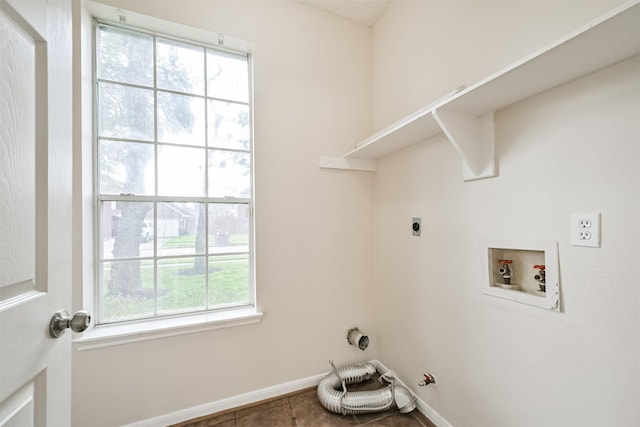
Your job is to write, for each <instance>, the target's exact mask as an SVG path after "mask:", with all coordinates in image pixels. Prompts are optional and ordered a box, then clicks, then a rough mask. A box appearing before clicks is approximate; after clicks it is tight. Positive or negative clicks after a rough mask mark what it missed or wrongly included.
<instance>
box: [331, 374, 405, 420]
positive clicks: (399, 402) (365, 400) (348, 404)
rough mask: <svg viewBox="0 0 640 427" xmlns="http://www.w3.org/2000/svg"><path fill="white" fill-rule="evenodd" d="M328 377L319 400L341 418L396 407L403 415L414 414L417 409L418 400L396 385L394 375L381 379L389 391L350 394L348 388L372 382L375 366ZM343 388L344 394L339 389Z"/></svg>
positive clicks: (384, 376) (384, 389) (352, 392)
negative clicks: (341, 415)
mask: <svg viewBox="0 0 640 427" xmlns="http://www.w3.org/2000/svg"><path fill="white" fill-rule="evenodd" d="M329 363H331V366H332V367H333V372H331V373H330V374H328V375H327V376H326V377H324V378H323V379H322V381H320V384H319V385H318V399H319V400H320V404H321V405H322V406H324V407H325V408H326V409H327V410H329V411H331V412H335V413H337V414H343V415H349V414H364V413H368V412H380V411H386V410H387V409H390V408H391V407H392V406H393V403H394V401H395V404H396V406H397V407H398V409H399V410H400V412H402V413H407V412H411V411H413V410H414V409H415V408H416V398H415V396H414V395H413V393H411V391H409V390H408V389H407V388H406V387H404V386H402V385H400V384H396V380H395V378H394V377H393V376H392V375H390V374H384V375H381V376H380V379H379V381H380V383H382V381H383V380H384V381H386V382H387V383H389V385H388V386H387V387H384V388H381V389H378V390H370V391H347V387H346V384H356V383H359V382H362V381H365V380H368V379H370V378H371V377H372V376H373V374H375V373H376V368H375V366H373V364H371V363H361V364H358V365H349V366H344V367H342V368H339V369H336V367H335V366H333V363H332V362H329ZM341 386H342V390H341V391H340V390H339V388H340V387H341Z"/></svg>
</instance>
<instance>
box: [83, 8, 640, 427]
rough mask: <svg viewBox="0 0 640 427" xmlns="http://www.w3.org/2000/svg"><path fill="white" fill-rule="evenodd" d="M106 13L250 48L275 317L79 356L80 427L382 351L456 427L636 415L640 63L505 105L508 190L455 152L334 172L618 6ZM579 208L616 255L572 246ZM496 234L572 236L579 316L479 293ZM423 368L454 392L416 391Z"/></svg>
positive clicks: (625, 420) (502, 160) (564, 257)
mask: <svg viewBox="0 0 640 427" xmlns="http://www.w3.org/2000/svg"><path fill="white" fill-rule="evenodd" d="M104 2H105V3H108V4H111V5H115V6H117V7H121V8H123V9H127V8H129V9H132V10H134V11H137V12H141V13H145V14H149V15H155V16H157V17H160V18H163V19H167V20H173V21H177V22H179V23H183V24H187V25H191V26H195V27H199V28H203V29H208V30H211V31H216V32H222V33H226V34H229V35H232V36H235V37H239V38H243V39H246V40H248V41H251V42H253V44H254V61H255V64H254V68H255V97H256V101H255V110H256V123H255V131H256V190H257V196H256V203H257V212H258V214H257V253H258V258H257V279H258V304H259V307H260V308H261V309H262V310H264V312H265V316H264V319H263V321H262V323H260V324H258V325H253V326H245V327H238V328H231V329H225V330H219V331H212V332H208V333H199V334H194V335H184V336H179V337H172V338H162V339H157V340H152V341H146V342H142V343H136V344H126V345H121V346H114V347H109V348H104V349H95V350H86V351H82V352H78V351H75V352H74V357H73V372H74V377H73V418H74V424H75V425H77V426H87V425H91V426H100V425H119V424H123V423H127V422H133V421H138V420H143V419H149V418H152V417H156V416H160V415H163V414H167V413H171V412H174V411H178V410H182V409H185V408H190V407H193V406H195V405H199V404H206V403H210V402H214V401H217V400H220V399H224V398H228V397H231V396H236V395H239V394H242V393H247V392H249V391H252V390H256V389H260V388H264V387H268V386H272V385H277V384H282V383H285V382H288V381H293V380H297V379H300V378H305V377H308V376H311V375H314V374H317V373H320V372H324V371H327V370H328V365H327V360H329V359H333V360H335V361H336V362H338V363H346V362H350V361H357V360H364V359H373V358H378V359H379V360H381V361H382V362H383V363H384V364H385V365H386V366H388V367H390V368H391V369H393V370H394V371H396V373H397V374H398V375H399V376H400V378H401V379H403V380H404V381H405V382H406V383H407V384H410V385H413V386H414V391H416V393H417V394H418V396H419V397H420V398H421V399H423V400H424V401H425V402H427V404H428V405H430V406H431V407H432V408H433V409H434V410H435V411H436V412H437V413H439V414H440V415H441V416H442V417H443V418H444V419H445V420H446V421H447V422H449V423H450V424H451V425H454V426H456V427H460V426H513V425H518V426H527V425H532V426H533V425H550V426H555V425H557V426H567V425H584V426H589V425H593V426H596V425H615V426H627V425H633V424H638V423H639V422H640V409H639V408H638V405H637V401H636V400H634V399H635V398H636V397H637V396H638V395H640V385H639V384H638V381H637V379H638V378H639V377H640V365H639V364H640V362H639V360H640V354H639V351H640V350H639V349H640V336H639V334H638V324H640V314H639V313H640V306H639V305H640V303H639V302H640V288H638V286H637V280H638V279H637V278H638V277H639V276H640V267H638V265H639V264H638V262H637V259H639V258H640V251H639V250H638V246H637V245H634V244H633V242H632V241H631V236H638V235H640V225H639V223H638V221H637V219H638V218H639V217H640V199H639V196H638V187H639V184H640V167H639V166H640V152H639V148H638V144H637V141H638V140H639V139H640V129H639V127H638V126H639V125H638V120H637V119H638V108H639V106H638V97H639V96H640V82H639V81H638V77H637V76H638V75H639V74H640V70H639V68H640V65H639V63H638V60H637V59H636V60H635V61H631V62H627V63H624V64H620V65H618V66H615V67H612V68H610V69H607V70H604V71H603V72H601V73H597V74H595V75H592V76H589V77H586V78H584V79H581V80H579V81H576V82H572V83H570V84H568V85H565V86H563V87H560V88H557V89H555V90H553V91H550V92H548V93H545V94H542V95H540V96H537V97H534V98H531V99H529V100H526V101H524V102H521V103H519V104H517V105H514V106H512V107H509V108H506V109H504V110H502V111H500V112H498V113H497V114H496V138H497V151H498V158H499V168H500V175H499V177H497V178H493V179H488V180H482V181H477V182H469V183H465V182H463V181H462V178H461V175H462V174H461V161H460V159H459V158H458V157H457V155H456V154H455V151H454V149H453V148H452V147H451V145H450V144H449V143H448V142H447V141H446V140H445V139H444V138H443V137H436V138H433V139H431V140H429V141H426V142H423V143H420V144H417V145H415V146H413V147H410V148H408V149H406V150H403V151H401V152H398V153H395V154H393V155H391V156H389V157H387V158H385V159H382V160H380V161H379V162H378V172H376V174H375V175H371V174H366V173H358V172H336V171H327V170H320V169H318V167H317V162H318V158H319V156H320V155H335V154H339V153H343V152H345V151H347V150H348V149H349V148H350V146H351V144H352V143H353V142H354V141H358V140H360V139H362V138H363V137H366V136H368V135H369V134H370V131H371V130H372V129H380V128H382V127H384V126H386V125H388V124H389V123H391V122H392V121H394V120H397V119H399V118H401V117H403V116H405V115H407V114H409V113H412V112H413V111H415V110H416V109H418V108H420V107H422V106H424V105H426V104H428V103H430V102H431V101H433V100H434V99H436V98H438V97H440V96H442V95H444V94H446V93H448V92H450V91H451V90H452V89H454V88H456V87H458V86H460V85H461V84H463V83H466V84H469V83H472V82H474V81H477V80H479V79H481V78H483V77H486V76H487V75H489V74H491V73H493V72H495V71H497V70H499V69H500V68H502V67H504V66H506V65H509V64H510V63H512V62H514V61H516V60H518V59H520V58H521V57H523V56H525V55H528V54H530V53H531V52H532V51H534V50H536V49H539V48H541V47H543V46H544V45H546V44H548V43H549V42H551V41H553V40H555V39H557V38H558V37H560V36H562V35H564V34H566V33H568V32H569V31H571V30H573V29H574V28H576V27H578V26H580V25H582V24H584V23H586V22H588V21H589V20H591V19H592V18H594V17H597V16H599V15H601V14H602V13H604V12H606V11H607V10H610V9H612V8H613V7H614V6H615V5H616V4H619V2H586V1H575V2H572V1H556V2H528V1H502V2H485V1H478V2H472V1H448V2H436V1H433V2H432V1H418V0H415V1H407V0H397V1H396V2H395V3H393V4H392V5H391V6H389V8H388V9H387V10H386V12H385V15H384V16H383V18H382V19H381V20H380V21H379V22H378V24H377V25H376V26H375V27H374V28H373V30H371V29H369V28H368V27H364V26H360V25H356V24H352V23H349V22H347V21H345V20H342V19H339V18H335V17H331V16H330V15H327V14H324V13H321V12H317V11H314V10H312V9H309V8H307V7H305V6H302V5H298V4H295V3H292V2H290V1H285V0H274V1H259V0H256V1H237V0H221V1H196V0H191V1H186V0H183V1H162V0H137V1H125V0H104ZM580 211H582V212H584V211H586V212H602V233H603V236H602V248H600V249H591V248H577V247H573V246H570V245H569V238H568V236H569V219H570V214H571V212H580ZM414 216H420V217H422V224H423V233H422V237H420V238H415V237H412V236H411V235H410V230H409V224H410V219H411V218H412V217H414ZM482 238H528V239H543V240H556V241H558V243H559V253H560V280H561V297H562V312H561V313H553V312H548V311H546V310H543V309H540V308H535V307H530V306H525V305H519V304H516V303H512V302H507V301H503V300H499V299H496V298H493V297H489V296H484V295H482V294H481V293H480V286H481V284H482V280H483V277H482V266H481V260H482V256H481V254H480V246H479V240H480V239H482ZM355 324H357V325H360V326H361V327H362V328H363V330H365V332H367V333H368V334H369V336H370V337H371V345H370V347H369V349H367V351H366V352H364V353H362V352H359V351H358V350H356V349H355V348H353V347H349V346H346V345H345V341H344V335H343V334H344V331H345V329H346V328H347V327H349V326H352V325H355ZM423 372H431V373H433V374H434V375H435V376H436V378H437V380H438V384H437V386H435V387H433V386H430V387H428V388H418V387H415V384H416V383H417V382H418V381H419V379H420V377H421V374H422V373H423Z"/></svg>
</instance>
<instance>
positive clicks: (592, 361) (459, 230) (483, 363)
mask: <svg viewBox="0 0 640 427" xmlns="http://www.w3.org/2000/svg"><path fill="white" fill-rule="evenodd" d="M613 7H615V3H602V2H601V3H592V2H492V3H489V2H420V1H404V0H399V1H397V2H395V3H393V4H392V5H391V6H390V7H389V8H388V9H387V11H386V13H385V15H384V16H383V17H382V19H381V21H379V22H378V24H377V25H376V27H375V28H374V30H373V53H372V55H373V66H372V69H373V76H374V77H373V81H374V83H373V95H374V98H373V99H374V100H373V117H374V127H375V128H380V127H384V126H385V125H387V124H388V123H389V122H390V121H393V120H397V119H398V118H401V117H403V116H404V115H406V114H408V113H411V112H412V111H413V110H415V109H416V108H418V107H420V106H423V105H427V104H428V103H430V102H431V101H432V100H434V99H436V98H438V97H439V96H442V95H444V94H445V93H447V92H449V91H450V90H452V89H453V88H455V87H456V86H459V85H460V84H461V83H471V82H474V81H477V80H479V79H481V78H482V77H484V76H486V75H488V74H490V73H492V72H495V71H497V70H499V69H500V68H501V67H503V66H505V65H508V64H509V63H511V62H514V61H515V60H517V59H519V58H520V57H524V56H526V55H528V54H529V53H531V52H532V51H534V50H536V49H539V48H541V47H543V46H544V45H545V44H548V43H549V42H551V41H553V40H554V39H556V38H558V37H559V36H561V35H562V34H564V33H568V32H570V31H572V30H573V29H575V28H576V27H578V26H580V25H582V24H585V23H587V22H588V21H589V20H590V19H592V18H594V17H597V16H599V15H600V14H602V13H604V12H606V11H607V10H609V9H612V8H613ZM558 66H562V64H559V65H558ZM639 76H640V61H639V60H638V58H635V59H634V60H631V61H627V62H625V63H622V64H619V65H616V66H613V67H611V68H609V69H606V70H603V71H602V72H599V73H596V74H594V75H591V76H587V77H585V78H583V79H580V80H578V81H574V82H571V83H569V84H567V85H564V86H562V87H559V88H557V89H554V90H551V91H549V92H547V93H544V94H541V95H539V96H536V97H533V98H531V99H528V100H525V101H523V102H520V103H518V104H516V105H513V106H511V107H508V108H505V109H504V110H502V111H499V112H498V113H497V114H496V117H495V125H496V139H497V147H496V148H497V156H498V161H499V169H500V172H499V176H498V177H497V178H492V179H487V180H482V181H476V182H466V183H465V182H463V181H462V172H461V160H460V158H459V157H458V156H457V155H456V153H455V150H454V149H453V147H452V146H451V145H450V144H449V142H448V141H447V140H446V139H445V138H444V137H441V136H440V137H435V138H432V139H431V140H429V141H426V142H423V143H419V144H417V145H415V146H412V147H410V148H408V149H406V150H403V151H401V152H398V153H395V154H393V155H391V156H389V157H387V158H384V159H382V160H380V161H379V162H378V171H377V172H376V174H375V184H374V185H375V187H374V228H375V230H376V234H375V238H374V249H375V253H374V264H373V265H374V280H375V285H376V308H377V309H376V323H377V325H378V328H379V331H378V350H379V351H378V354H379V358H380V360H381V361H383V362H384V363H385V364H386V365H387V366H389V367H392V368H393V369H394V370H396V372H397V373H398V374H399V376H400V377H401V378H403V379H405V380H407V381H410V382H411V383H415V382H417V381H418V380H419V378H420V376H421V374H422V373H423V372H431V373H432V374H433V375H434V376H435V377H436V379H437V381H438V383H437V385H436V386H435V387H428V388H417V387H416V389H417V390H416V391H417V393H418V395H419V397H420V398H421V399H423V400H424V401H425V402H427V404H429V405H430V406H431V407H432V408H433V409H434V410H435V411H436V412H437V413H438V414H440V415H441V416H442V417H443V418H444V419H445V420H446V421H447V422H448V423H450V424H451V425H453V426H456V427H462V426H492V427H498V426H505V427H506V426H516V425H517V426H519V427H523V426H538V425H546V426H578V425H580V426H602V425H610V426H631V425H638V423H640V406H639V405H638V400H637V399H638V396H639V395H640V383H639V381H638V379H639V378H640V362H639V361H640V333H639V331H638V328H639V326H638V325H640V287H638V277H639V275H640V267H639V264H638V261H637V260H638V259H639V258H640V250H639V249H638V244H637V243H636V240H637V238H638V236H640V225H639V222H638V218H640V196H639V191H638V189H639V188H640V148H639V147H640V146H639V145H638V141H639V140H640V124H639V123H640V121H639V116H640V77H639ZM572 212H601V213H602V247H601V248H599V249H593V248H581V247H574V246H571V245H570V242H569V224H570V216H571V213H572ZM418 216H419V217H422V237H420V238H416V237H412V236H411V233H410V231H409V224H410V221H411V218H412V217H418ZM483 238H523V239H537V240H554V241H557V242H558V245H559V258H560V281H561V284H560V292H561V304H562V311H561V313H554V312H549V311H546V310H543V309H540V308H536V307H531V306H527V305H521V304H517V303H514V302H509V301H506V300H501V299H497V298H495V297H490V296H485V295H482V294H481V286H482V285H483V284H484V280H485V279H484V276H483V273H482V271H483V270H482V264H481V263H482V262H483V260H485V259H486V256H485V257H483V255H482V253H481V251H480V240H481V239H483ZM411 380H415V381H411Z"/></svg>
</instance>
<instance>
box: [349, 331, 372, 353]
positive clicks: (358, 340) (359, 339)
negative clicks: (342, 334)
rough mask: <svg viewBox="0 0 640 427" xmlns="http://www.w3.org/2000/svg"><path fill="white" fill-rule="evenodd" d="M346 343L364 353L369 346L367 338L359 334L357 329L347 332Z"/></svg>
mask: <svg viewBox="0 0 640 427" xmlns="http://www.w3.org/2000/svg"><path fill="white" fill-rule="evenodd" d="M347 341H349V344H351V345H352V346H355V347H358V348H359V349H360V350H362V351H364V350H365V349H366V348H367V347H368V346H369V337H368V336H366V335H364V334H363V333H362V332H360V329H358V328H357V327H355V328H351V329H349V330H348V331H347Z"/></svg>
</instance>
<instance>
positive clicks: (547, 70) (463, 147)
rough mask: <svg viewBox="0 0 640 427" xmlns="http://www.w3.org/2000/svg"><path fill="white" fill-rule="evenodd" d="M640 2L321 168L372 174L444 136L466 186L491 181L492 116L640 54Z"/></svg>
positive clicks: (325, 161)
mask: <svg viewBox="0 0 640 427" xmlns="http://www.w3.org/2000/svg"><path fill="white" fill-rule="evenodd" d="M639 3H640V0H633V1H630V2H628V3H625V4H624V5H622V6H620V7H619V8H617V9H615V10H613V11H611V12H610V13H607V14H606V15H604V16H602V17H600V18H599V19H597V20H595V21H593V22H591V23H590V24H588V25H586V26H584V27H582V28H580V29H578V30H576V31H574V32H573V33H571V34H569V35H567V36H566V37H564V38H562V39H560V40H558V41H556V42H555V43H553V44H551V45H550V46H547V47H546V48H544V49H541V50H539V51H537V52H534V53H533V54H531V55H529V56H527V57H526V58H524V59H522V60H520V61H518V62H516V63H515V64H513V65H511V66H509V67H507V68H504V69H503V70H501V71H499V72H497V73H495V74H493V75H491V76H489V77H487V78H485V79H484V80H481V81H479V82H477V83H475V84H473V85H472V86H469V87H467V88H466V89H462V90H458V91H455V92H454V93H452V94H450V95H449V96H447V97H445V98H443V99H440V100H438V101H436V102H434V103H432V104H430V105H428V106H426V107H424V108H422V109H420V110H418V111H416V112H415V113H413V114H411V115H409V116H408V117H405V118H404V119H402V120H400V121H398V122H396V123H394V124H392V125H391V126H389V127H387V128H385V129H383V130H382V131H380V132H378V133H376V134H374V135H372V136H371V137H369V138H367V139H365V140H363V141H361V142H360V143H358V144H356V148H355V149H353V150H351V151H349V152H348V153H347V154H345V155H344V156H341V157H322V158H321V160H320V167H326V168H336V169H351V170H367V171H371V170H375V160H376V159H378V158H381V157H384V156H386V155H388V154H390V153H393V152H395V151H398V150H401V149H403V148H406V147H408V146H410V145H413V144H415V143H417V142H420V141H424V140H426V139H428V138H431V137H433V136H436V135H439V134H441V133H444V134H445V135H446V137H447V138H448V139H449V141H450V142H451V143H452V144H453V146H454V148H455V149H456V151H457V152H458V154H460V156H461V158H462V160H463V164H464V175H465V176H464V179H465V181H469V180H475V179H481V178H489V177H492V176H496V160H495V154H494V145H495V144H494V136H493V113H494V112H495V111H497V110H500V109H502V108H504V107H507V106H509V105H511V104H514V103H516V102H518V101H521V100H524V99H526V98H529V97H531V96H534V95H536V94H539V93H542V92H544V91H547V90H549V89H552V88H554V87H557V86H560V85H562V84H564V83H568V82H570V81H572V80H575V79H577V78H580V77H582V76H585V75H587V74H591V73H593V72H595V71H598V70H600V69H602V68H605V67H607V66H609V65H613V64H615V63H617V62H620V61H623V60H625V59H628V58H631V57H633V56H635V55H638V54H640V29H639V28H640V4H639Z"/></svg>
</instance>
